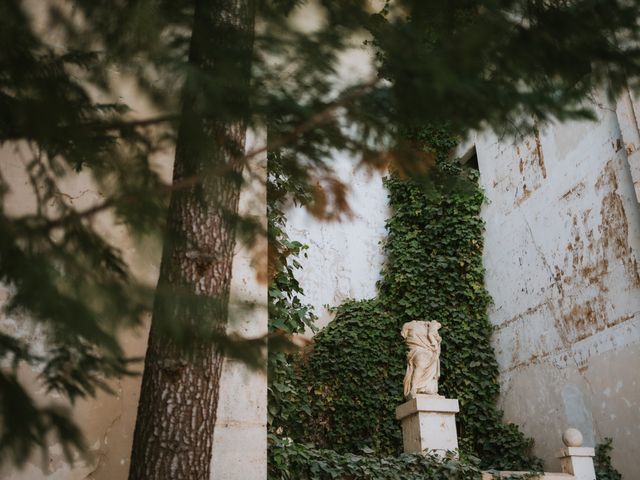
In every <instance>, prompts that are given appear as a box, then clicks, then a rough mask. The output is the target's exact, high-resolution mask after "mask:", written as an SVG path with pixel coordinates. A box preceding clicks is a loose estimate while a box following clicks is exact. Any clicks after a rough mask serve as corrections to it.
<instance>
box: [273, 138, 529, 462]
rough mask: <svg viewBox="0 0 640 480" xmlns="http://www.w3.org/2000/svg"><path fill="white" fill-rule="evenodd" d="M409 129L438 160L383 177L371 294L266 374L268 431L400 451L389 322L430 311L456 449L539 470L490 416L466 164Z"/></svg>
mask: <svg viewBox="0 0 640 480" xmlns="http://www.w3.org/2000/svg"><path fill="white" fill-rule="evenodd" d="M414 138H415V141H416V143H417V145H419V146H420V147H421V148H424V149H425V150H427V151H429V152H430V153H431V154H433V155H434V156H435V157H436V158H437V164H438V166H437V168H435V169H434V170H432V171H431V172H430V174H429V175H427V176H424V177H422V178H418V179H414V180H411V181H408V180H403V179H401V178H400V177H399V176H398V175H391V176H389V177H388V178H387V179H386V181H385V186H386V188H387V189H388V192H389V200H390V205H391V209H392V214H391V217H390V218H389V220H388V222H387V229H388V238H387V240H386V242H385V244H384V251H385V254H386V264H385V267H384V269H383V272H382V278H381V280H380V282H379V285H378V288H379V295H378V296H377V297H376V298H373V299H370V300H365V301H349V302H346V303H344V304H343V305H341V306H339V307H337V312H336V317H335V319H334V321H333V322H332V323H331V324H329V325H328V326H327V327H326V328H325V329H323V330H322V331H321V332H320V333H318V334H317V335H316V337H315V339H314V345H313V348H312V349H308V350H307V351H305V353H304V354H302V355H300V356H297V357H294V358H289V360H288V365H287V368H286V375H284V376H281V377H278V378H275V377H272V380H273V381H272V384H271V385H272V392H276V396H277V397H278V398H277V399H274V402H275V403H274V405H273V408H272V406H271V404H270V412H271V413H272V417H271V426H272V432H274V433H275V434H278V435H280V436H284V437H288V438H291V439H293V440H294V441H295V442H300V443H305V442H311V443H313V444H314V445H316V446H317V447H320V448H325V449H331V450H334V451H337V452H343V453H346V452H359V451H362V449H363V448H366V449H368V450H369V451H371V452H373V453H374V454H377V455H382V456H388V455H398V454H399V453H401V451H402V438H401V431H400V425H399V423H398V422H397V421H396V420H395V415H394V412H395V407H396V406H397V405H399V404H400V403H402V401H403V398H402V378H403V375H404V368H405V348H404V345H403V342H402V338H401V337H400V335H399V332H400V328H401V326H402V324H403V323H404V322H406V321H410V320H413V319H429V320H438V321H439V322H440V323H441V324H442V325H443V327H442V336H443V345H442V378H441V391H442V393H443V394H444V395H446V396H448V397H450V398H458V399H459V401H460V404H461V412H460V414H459V416H458V421H459V424H458V429H459V437H460V447H461V449H462V450H463V452H464V453H466V454H473V455H475V456H477V457H479V458H481V459H482V467H483V468H489V467H491V468H499V469H532V468H539V467H540V462H539V460H538V459H536V458H534V457H532V456H531V455H530V446H531V441H530V440H529V439H527V438H525V437H524V436H523V435H522V433H521V432H520V431H519V430H518V428H517V427H516V426H515V425H507V424H504V423H502V413H501V412H500V411H499V410H498V409H497V408H496V400H497V395H498V393H499V386H498V382H497V375H498V370H497V364H496V362H495V357H494V353H493V350H492V347H491V344H490V337H491V332H492V327H491V325H490V323H489V321H488V319H487V314H486V310H487V305H488V304H489V302H490V298H489V296H488V295H487V293H486V291H485V290H484V286H483V285H484V282H483V275H484V269H483V266H482V248H483V223H482V220H481V219H480V217H479V212H480V207H481V205H482V202H483V194H482V192H481V190H480V189H479V187H478V186H477V182H476V180H477V178H476V177H477V171H474V170H469V169H465V168H463V167H460V166H459V165H456V164H452V163H450V162H448V161H447V160H446V159H447V157H448V155H449V152H450V151H451V149H452V148H453V146H454V145H455V141H454V140H453V138H451V137H450V136H449V135H447V134H446V132H445V131H443V130H434V129H424V130H421V131H420V132H419V133H418V134H417V135H414Z"/></svg>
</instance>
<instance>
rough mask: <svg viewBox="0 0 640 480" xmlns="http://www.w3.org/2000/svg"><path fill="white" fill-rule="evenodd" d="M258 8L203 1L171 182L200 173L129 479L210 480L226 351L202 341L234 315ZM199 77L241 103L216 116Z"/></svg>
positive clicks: (179, 192) (179, 232) (159, 304)
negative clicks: (237, 223) (230, 310)
mask: <svg viewBox="0 0 640 480" xmlns="http://www.w3.org/2000/svg"><path fill="white" fill-rule="evenodd" d="M254 15H255V13H254V7H253V0H196V8H195V14H194V24H193V32H192V39H191V46H190V53H189V62H190V63H191V64H192V65H193V66H194V67H196V71H198V72H199V74H198V76H197V77H194V78H192V79H191V80H189V81H188V84H187V87H186V89H185V94H184V105H183V118H182V123H181V125H180V129H179V132H178V142H177V147H176V159H175V165H174V174H173V179H174V185H179V184H180V183H181V182H182V181H183V180H185V179H193V178H194V177H196V176H197V177H198V178H200V179H201V180H200V182H198V183H197V184H196V185H194V186H192V187H189V188H183V189H176V190H175V191H174V193H173V194H172V197H171V202H170V206H169V212H168V221H167V236H166V239H165V245H164V250H163V257H162V264H161V267H160V278H159V280H158V288H157V291H156V300H155V304H154V311H153V319H152V323H151V331H150V333H149V344H148V348H147V354H146V358H145V367H144V375H143V379H142V389H141V394H140V402H139V405H138V417H137V420H136V428H135V433H134V440H133V451H132V454H131V467H130V471H129V479H130V480H143V479H144V480H168V479H172V480H173V479H189V480H209V476H210V463H211V449H212V440H213V430H214V426H215V422H216V408H217V404H218V393H219V380H220V373H221V368H222V360H223V358H222V355H221V353H220V352H219V350H218V349H217V348H216V347H215V345H214V344H212V343H211V342H206V341H202V340H203V339H206V338H207V336H208V335H210V334H211V333H220V332H222V331H223V330H224V327H225V325H226V321H227V307H228V299H229V286H230V281H231V265H232V260H233V250H234V246H235V229H234V218H233V217H234V214H235V213H236V212H237V207H238V197H239V193H240V180H239V178H240V177H241V173H242V161H241V157H242V152H243V149H244V143H245V133H246V122H245V120H244V118H245V115H246V113H247V112H246V88H248V81H249V75H250V57H251V49H252V39H253V24H254ZM203 75H205V77H203ZM203 78H204V80H203ZM201 82H215V83H214V87H213V88H217V89H219V88H220V87H221V86H222V88H223V97H222V98H227V99H231V100H232V101H233V102H234V103H233V104H231V105H230V107H229V108H228V109H224V108H222V109H216V112H215V114H216V115H215V116H214V115H212V114H211V108H208V107H207V105H208V100H207V93H206V89H205V90H202V89H201V88H200V87H201V86H202V85H203V84H204V83H201ZM218 91H219V90H218ZM225 112H235V113H234V114H228V113H225ZM221 117H222V118H221ZM182 183H185V182H182ZM185 344H189V345H191V348H190V349H188V350H185V348H183V347H184V345H185Z"/></svg>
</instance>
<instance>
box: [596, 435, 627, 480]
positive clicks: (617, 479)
mask: <svg viewBox="0 0 640 480" xmlns="http://www.w3.org/2000/svg"><path fill="white" fill-rule="evenodd" d="M611 442H612V440H611V439H610V438H605V439H604V440H603V441H602V443H599V444H598V445H596V456H595V458H594V466H595V469H596V478H597V479H598V480H622V475H621V474H620V472H618V471H617V470H616V469H615V468H614V467H613V464H612V463H611V451H612V450H613V446H612V445H611Z"/></svg>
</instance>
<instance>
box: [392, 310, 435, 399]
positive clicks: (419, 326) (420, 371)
mask: <svg viewBox="0 0 640 480" xmlns="http://www.w3.org/2000/svg"><path fill="white" fill-rule="evenodd" d="M440 327H441V325H440V323H438V322H436V321H431V322H429V321H421V320H413V321H411V322H407V323H405V324H404V325H403V326H402V331H401V335H402V337H403V338H404V340H405V343H406V344H407V347H409V352H408V353H407V373H406V374H405V377H404V396H405V397H407V398H414V397H415V396H416V395H417V394H426V395H438V379H439V378H440V343H441V341H442V339H441V337H440V335H439V334H438V329H439V328H440Z"/></svg>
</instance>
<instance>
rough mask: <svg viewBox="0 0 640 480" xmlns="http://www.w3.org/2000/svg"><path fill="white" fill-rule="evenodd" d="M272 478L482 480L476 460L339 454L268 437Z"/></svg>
mask: <svg viewBox="0 0 640 480" xmlns="http://www.w3.org/2000/svg"><path fill="white" fill-rule="evenodd" d="M268 440H269V478H280V479H283V480H334V479H339V480H360V479H362V480H367V479H368V480H424V479H425V478H428V479H430V480H463V479H464V480H472V479H478V480H479V479H480V478H481V475H482V473H481V471H480V469H479V468H478V462H477V460H475V459H473V458H470V459H463V460H457V459H454V458H446V459H438V458H434V457H428V456H424V455H411V454H406V453H404V454H402V455H400V456H397V457H380V456H378V455H375V452H374V451H373V450H371V449H364V451H362V453H359V454H355V453H338V452H336V451H334V450H328V449H325V450H323V449H317V448H314V447H313V446H310V445H302V444H296V443H294V442H293V441H291V439H287V438H284V439H283V438H278V437H276V436H273V435H270V436H269V438H268Z"/></svg>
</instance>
